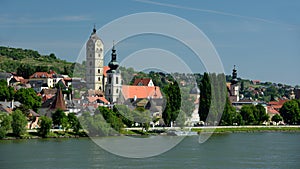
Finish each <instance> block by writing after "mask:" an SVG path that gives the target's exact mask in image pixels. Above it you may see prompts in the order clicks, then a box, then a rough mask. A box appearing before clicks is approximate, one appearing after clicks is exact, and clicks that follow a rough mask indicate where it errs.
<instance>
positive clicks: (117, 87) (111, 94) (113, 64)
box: [105, 45, 122, 104]
mask: <svg viewBox="0 0 300 169" xmlns="http://www.w3.org/2000/svg"><path fill="white" fill-rule="evenodd" d="M108 66H109V68H110V69H109V70H108V71H107V72H106V74H107V82H106V85H105V98H106V99H107V100H108V101H109V102H110V103H111V104H114V103H117V102H118V98H119V96H120V93H121V89H122V79H121V78H122V77H121V73H120V72H119V70H118V67H119V63H118V62H117V54H116V49H115V45H113V48H112V54H111V61H110V62H109V64H108Z"/></svg>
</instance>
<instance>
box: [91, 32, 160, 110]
mask: <svg viewBox="0 0 300 169" xmlns="http://www.w3.org/2000/svg"><path fill="white" fill-rule="evenodd" d="M118 68H119V63H118V61H117V52H116V48H115V44H113V46H112V50H111V60H110V62H109V63H108V66H104V44H103V41H102V40H101V39H100V38H99V37H98V35H97V33H96V29H95V28H94V29H93V31H92V33H91V35H90V37H89V39H88V41H87V43H86V76H85V81H86V86H87V88H88V89H89V93H94V94H93V95H94V96H95V95H97V96H101V97H105V100H107V101H108V102H109V104H110V105H113V104H126V103H127V105H129V104H130V105H129V106H132V105H134V106H133V107H136V105H140V104H139V103H140V102H144V104H143V105H144V107H148V108H150V107H152V108H153V105H155V108H158V109H162V108H161V107H162V106H161V104H158V103H157V102H162V94H161V92H160V88H159V87H158V86H155V85H154V84H153V82H152V80H151V79H148V81H147V82H148V83H147V84H142V83H136V84H133V85H126V84H122V76H121V72H120V71H119V69H118ZM142 81H146V79H143V80H142ZM90 91H92V92H90ZM150 103H152V104H151V105H152V106H149V105H150ZM154 103H155V104H154ZM146 105H147V106H146Z"/></svg>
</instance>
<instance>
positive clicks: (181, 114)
mask: <svg viewBox="0 0 300 169" xmlns="http://www.w3.org/2000/svg"><path fill="white" fill-rule="evenodd" d="M185 121H186V114H185V112H183V111H180V112H179V113H178V117H177V119H176V125H177V126H179V127H180V128H183V127H184V126H185Z"/></svg>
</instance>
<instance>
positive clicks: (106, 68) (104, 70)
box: [103, 66, 110, 77]
mask: <svg viewBox="0 0 300 169" xmlns="http://www.w3.org/2000/svg"><path fill="white" fill-rule="evenodd" d="M109 69H110V68H109V66H104V67H103V75H104V77H106V76H107V75H106V71H108V70H109Z"/></svg>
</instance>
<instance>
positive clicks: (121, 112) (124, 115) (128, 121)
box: [113, 105, 134, 127]
mask: <svg viewBox="0 0 300 169" xmlns="http://www.w3.org/2000/svg"><path fill="white" fill-rule="evenodd" d="M113 112H115V113H116V115H117V116H118V117H119V118H121V120H122V122H123V123H124V124H125V125H126V126H127V127H131V126H132V125H133V123H134V118H133V113H132V111H131V110H130V109H129V108H128V107H127V106H126V105H115V106H114V108H113Z"/></svg>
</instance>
